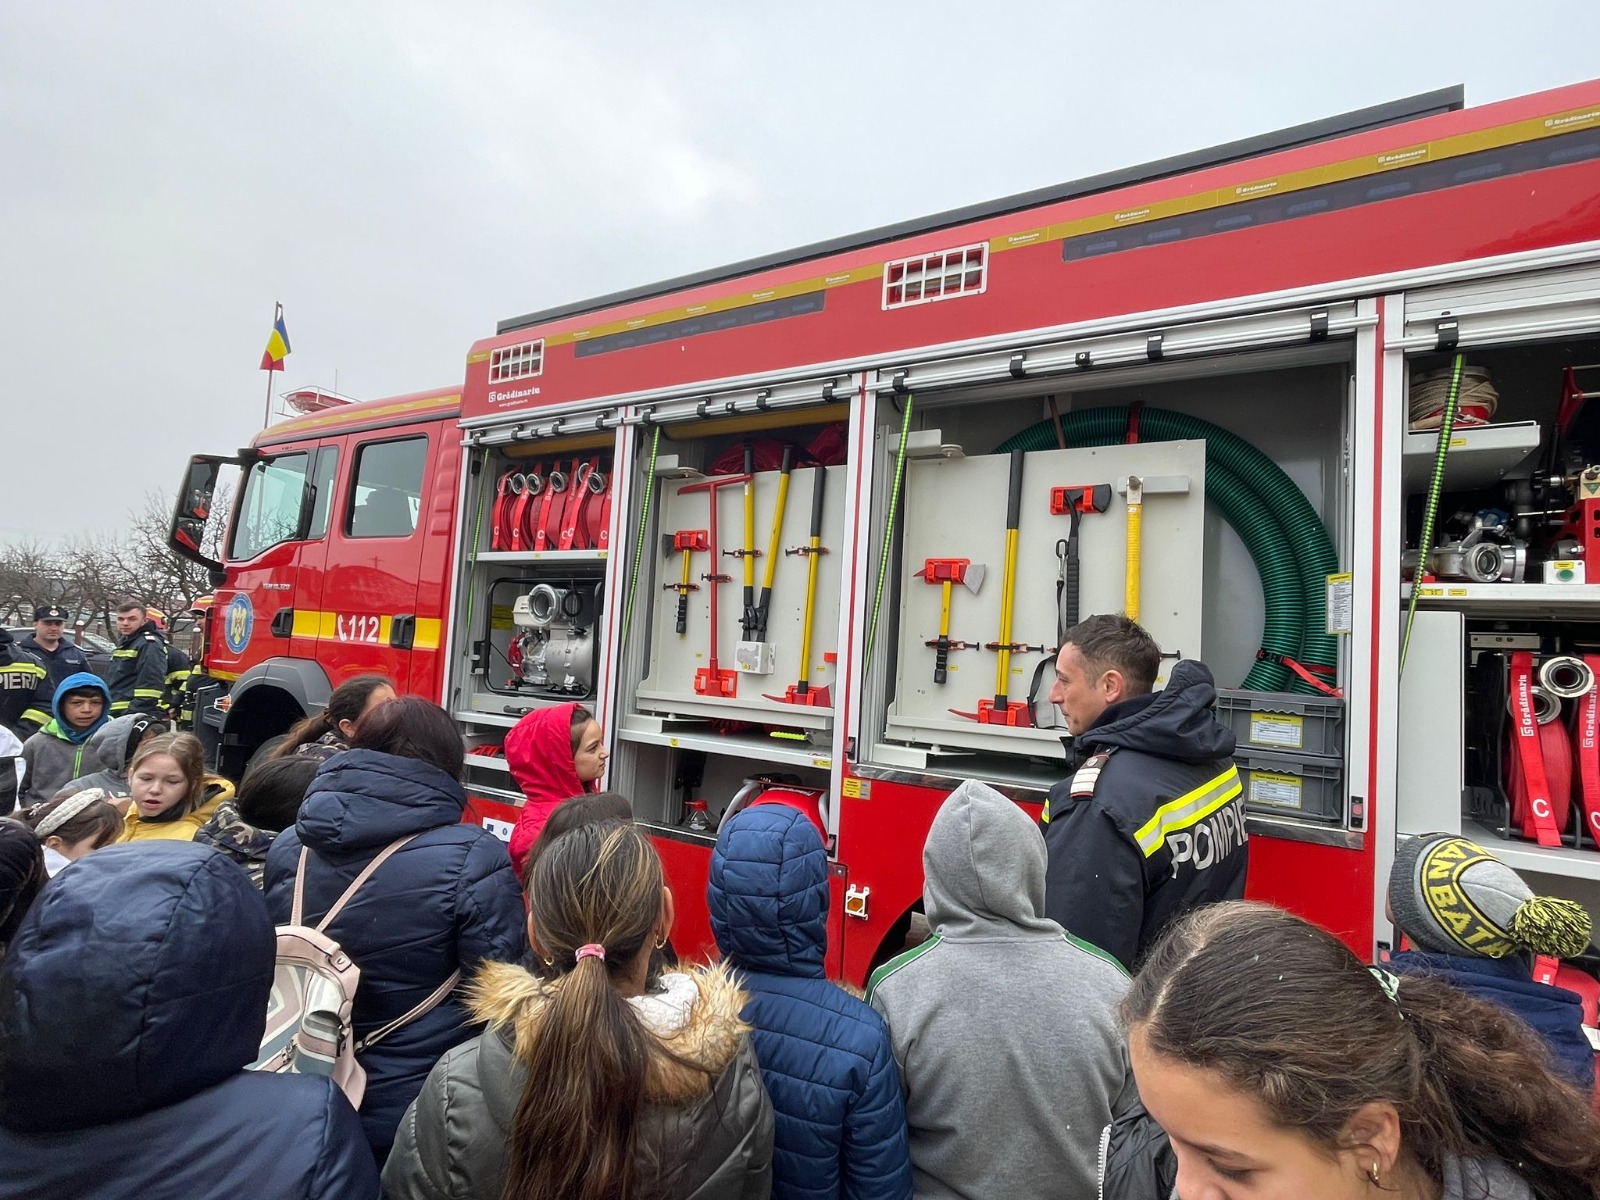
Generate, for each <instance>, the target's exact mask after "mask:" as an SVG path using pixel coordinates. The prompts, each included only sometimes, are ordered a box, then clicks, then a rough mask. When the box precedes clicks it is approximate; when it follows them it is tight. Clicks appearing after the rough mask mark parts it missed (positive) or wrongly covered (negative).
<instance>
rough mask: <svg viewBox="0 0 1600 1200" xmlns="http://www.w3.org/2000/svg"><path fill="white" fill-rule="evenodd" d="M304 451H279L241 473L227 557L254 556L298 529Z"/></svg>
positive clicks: (305, 459)
mask: <svg viewBox="0 0 1600 1200" xmlns="http://www.w3.org/2000/svg"><path fill="white" fill-rule="evenodd" d="M308 460H309V456H308V455H306V454H305V453H303V452H301V453H297V454H282V455H279V456H278V457H277V458H264V459H260V460H259V461H257V462H255V463H252V464H251V467H250V473H249V474H248V475H246V476H245V481H244V495H243V496H242V497H241V504H242V506H243V507H241V509H240V510H239V523H238V524H237V525H235V526H234V530H233V544H232V546H230V547H229V549H228V557H230V558H232V559H236V560H242V559H247V558H254V557H255V556H256V555H258V554H260V553H261V552H262V551H263V550H266V549H269V548H270V547H272V546H276V545H277V544H278V543H279V542H286V541H288V540H289V539H290V538H292V537H294V536H295V534H296V533H297V532H298V531H299V529H300V516H301V510H302V509H303V508H304V506H305V502H306V464H307V462H308Z"/></svg>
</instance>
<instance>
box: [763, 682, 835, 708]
mask: <svg viewBox="0 0 1600 1200" xmlns="http://www.w3.org/2000/svg"><path fill="white" fill-rule="evenodd" d="M762 695H763V696H764V697H765V698H766V699H768V700H776V701H777V702H778V703H779V704H804V705H807V706H808V707H810V708H832V707H833V697H832V694H831V693H830V692H829V691H828V689H827V686H826V685H823V686H820V687H819V686H816V685H813V686H811V687H808V688H807V689H806V690H805V691H803V692H802V691H800V685H799V684H797V683H791V684H790V685H789V686H788V687H786V688H784V689H783V695H781V696H774V695H772V694H770V693H766V692H763V693H762Z"/></svg>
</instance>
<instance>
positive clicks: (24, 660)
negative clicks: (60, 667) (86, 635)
mask: <svg viewBox="0 0 1600 1200" xmlns="http://www.w3.org/2000/svg"><path fill="white" fill-rule="evenodd" d="M47 674H48V672H47V671H46V670H45V665H44V663H42V662H40V661H39V657H38V656H37V655H35V654H32V653H29V652H28V651H27V650H25V649H23V648H22V647H21V646H20V645H18V644H17V642H16V641H15V639H13V638H12V636H11V631H10V630H9V629H7V628H6V627H5V626H3V625H0V816H4V815H5V814H7V813H9V812H11V811H12V809H14V808H16V806H17V796H18V794H19V792H20V790H21V786H20V785H21V782H22V772H21V770H19V767H20V764H21V761H22V743H23V742H25V741H27V740H28V737H29V735H30V734H32V733H33V732H34V731H35V730H36V729H37V728H38V725H37V724H36V723H35V722H34V721H33V720H32V717H33V715H34V714H35V713H37V712H38V711H39V705H40V704H41V703H43V705H44V709H45V719H46V720H49V709H50V699H49V697H48V696H44V695H43V693H44V690H45V688H46V687H48V686H49V684H48V682H47V680H46V676H47ZM41 697H43V698H42V699H41Z"/></svg>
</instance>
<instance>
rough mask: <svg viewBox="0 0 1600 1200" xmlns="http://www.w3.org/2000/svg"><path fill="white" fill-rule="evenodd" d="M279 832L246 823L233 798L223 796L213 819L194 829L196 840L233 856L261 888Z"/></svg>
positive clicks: (251, 880) (251, 879)
mask: <svg viewBox="0 0 1600 1200" xmlns="http://www.w3.org/2000/svg"><path fill="white" fill-rule="evenodd" d="M276 836H277V834H275V833H271V832H269V831H268V830H265V829H257V828H256V827H255V826H254V825H251V824H249V823H247V822H246V821H245V819H244V818H243V817H241V816H240V815H239V806H238V805H237V804H235V803H234V802H233V801H232V800H224V801H223V802H222V803H221V804H220V805H218V806H217V811H216V812H215V813H214V814H213V815H212V817H211V819H210V820H209V821H207V822H206V823H205V824H204V825H202V826H201V827H200V828H199V829H198V830H196V831H195V835H194V840H195V841H197V842H200V843H202V844H204V845H207V846H210V847H212V848H213V849H216V850H220V851H221V852H222V853H224V854H226V855H227V856H228V857H229V858H231V859H233V861H234V862H236V863H238V864H239V865H240V866H241V867H243V868H244V869H245V871H246V872H247V873H248V874H249V876H250V882H251V883H253V884H255V885H256V887H257V888H258V889H259V888H260V887H261V886H262V878H263V876H264V875H265V874H266V870H267V850H268V848H270V847H271V845H272V839H273V838H275V837H276Z"/></svg>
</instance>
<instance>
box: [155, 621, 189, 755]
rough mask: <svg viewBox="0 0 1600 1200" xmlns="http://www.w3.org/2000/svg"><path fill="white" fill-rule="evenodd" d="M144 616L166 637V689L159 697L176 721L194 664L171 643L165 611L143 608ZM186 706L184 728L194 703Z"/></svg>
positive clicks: (170, 718) (179, 717) (187, 726)
mask: <svg viewBox="0 0 1600 1200" xmlns="http://www.w3.org/2000/svg"><path fill="white" fill-rule="evenodd" d="M145 616H147V617H148V618H149V619H150V623H151V624H152V625H154V626H155V627H156V631H157V632H158V633H160V634H161V636H162V637H163V638H165V639H167V674H166V677H165V679H164V680H163V682H164V683H165V685H166V691H165V692H164V693H163V694H162V697H161V707H162V709H163V710H164V711H165V714H166V716H167V718H168V719H169V720H171V721H174V722H178V721H180V720H182V718H183V713H184V709H185V705H186V703H187V702H186V700H185V697H186V696H187V693H188V690H189V675H190V673H191V672H192V671H193V669H194V664H193V663H192V662H191V661H190V660H189V656H188V655H187V654H185V653H184V652H183V651H182V650H180V649H178V647H177V646H175V645H174V644H173V643H172V634H171V631H169V630H168V629H167V615H166V613H164V612H162V611H161V610H160V609H156V608H151V609H146V610H145ZM187 707H188V723H187V724H184V725H183V728H185V729H188V728H190V727H191V726H192V725H193V724H194V705H193V704H192V703H188V704H187Z"/></svg>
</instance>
